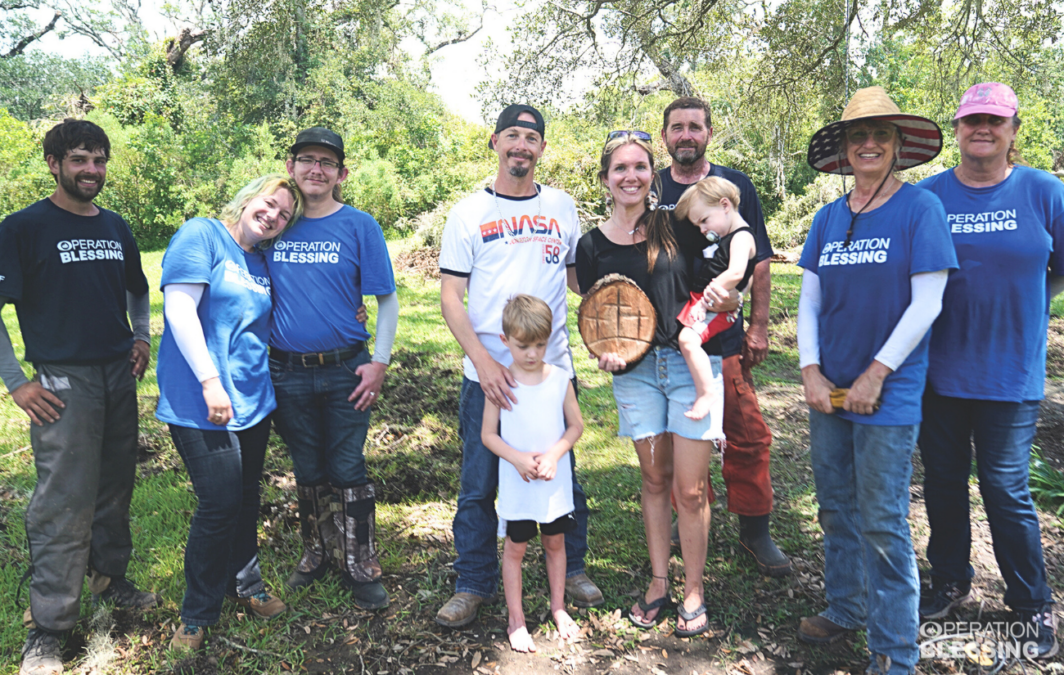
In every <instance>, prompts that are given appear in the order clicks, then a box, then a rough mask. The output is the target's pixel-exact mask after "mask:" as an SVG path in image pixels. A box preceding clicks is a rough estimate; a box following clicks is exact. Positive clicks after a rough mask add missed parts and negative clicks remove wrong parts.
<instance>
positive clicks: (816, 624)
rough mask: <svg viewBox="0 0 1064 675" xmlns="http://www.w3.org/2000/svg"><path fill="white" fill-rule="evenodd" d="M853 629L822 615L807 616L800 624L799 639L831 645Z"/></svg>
mask: <svg viewBox="0 0 1064 675" xmlns="http://www.w3.org/2000/svg"><path fill="white" fill-rule="evenodd" d="M852 632H853V631H852V630H850V629H849V628H843V627H842V626H840V625H839V624H837V623H835V622H834V621H832V620H831V619H826V618H824V617H822V616H819V615H818V616H807V617H805V618H804V619H802V623H801V625H799V626H798V639H799V640H801V641H802V642H811V643H813V644H818V645H829V644H831V643H832V642H835V641H837V640H839V639H841V638H842V637H844V636H845V635H846V634H847V633H852Z"/></svg>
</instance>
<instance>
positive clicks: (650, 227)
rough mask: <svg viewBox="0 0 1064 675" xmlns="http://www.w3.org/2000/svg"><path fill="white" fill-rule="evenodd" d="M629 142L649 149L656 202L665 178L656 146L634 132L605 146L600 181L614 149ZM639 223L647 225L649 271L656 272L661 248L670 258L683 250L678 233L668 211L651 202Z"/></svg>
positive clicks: (648, 158)
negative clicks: (657, 166)
mask: <svg viewBox="0 0 1064 675" xmlns="http://www.w3.org/2000/svg"><path fill="white" fill-rule="evenodd" d="M626 145H638V146H639V147H640V148H642V149H643V151H644V152H646V153H647V161H648V162H649V163H650V172H651V173H652V174H653V176H654V180H653V183H651V186H650V193H651V194H653V195H654V198H653V200H654V204H655V205H656V204H657V200H658V196H659V195H661V178H660V177H659V176H658V174H657V171H655V170H654V150H653V148H651V147H650V143H647V142H646V141H644V140H643V139H641V138H637V137H636V136H633V135H632V134H631V133H628V134H625V135H624V136H620V137H618V138H615V139H613V140H612V141H609V142H607V143H606V147H604V148H602V157H601V158H600V162H599V163H600V165H601V166H600V168H599V172H598V178H599V180H600V181H605V180H606V176H607V175H609V172H610V163H611V162H612V161H613V153H615V152H617V150H618V149H619V148H622V147H624V146H626ZM647 199H650V194H648V195H647ZM635 226H636V229H639V227H640V226H643V232H644V233H645V235H646V247H647V274H653V272H654V265H655V263H657V261H658V254H659V253H660V252H661V251H665V255H666V256H667V257H668V259H669V260H672V259H673V258H675V257H676V254H677V253H678V252H679V246H678V245H677V244H676V237H675V236H673V233H672V224H671V223H670V222H669V213H668V211H666V210H665V209H658V208H650V204H647V210H646V211H643V215H641V216H639V220H638V221H637V222H636V225H635Z"/></svg>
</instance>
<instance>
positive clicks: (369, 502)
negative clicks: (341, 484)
mask: <svg viewBox="0 0 1064 675" xmlns="http://www.w3.org/2000/svg"><path fill="white" fill-rule="evenodd" d="M336 492H337V494H339V496H340V503H341V505H342V508H341V509H340V510H338V511H335V512H334V514H333V521H334V523H335V524H336V529H337V530H338V536H337V542H338V544H339V546H338V548H337V549H336V550H335V551H334V552H333V558H334V559H335V560H336V562H337V564H338V565H339V566H340V570H341V571H340V581H341V582H342V583H343V585H344V586H345V587H347V589H348V590H350V591H351V595H352V596H353V597H354V599H355V606H356V607H358V608H359V609H380V608H382V607H387V606H388V603H389V602H390V600H389V598H388V591H387V590H385V588H384V585H383V584H381V582H380V579H381V564H380V561H379V560H378V559H377V549H376V546H375V545H374V539H375V530H376V529H377V500H376V492H375V489H374V486H373V483H366V484H365V485H358V486H355V487H352V488H343V489H342V490H336Z"/></svg>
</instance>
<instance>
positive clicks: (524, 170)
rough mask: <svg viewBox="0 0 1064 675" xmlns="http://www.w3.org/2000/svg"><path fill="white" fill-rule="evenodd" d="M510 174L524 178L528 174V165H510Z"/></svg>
mask: <svg viewBox="0 0 1064 675" xmlns="http://www.w3.org/2000/svg"><path fill="white" fill-rule="evenodd" d="M510 175H511V176H513V177H514V178H524V177H525V176H527V175H528V167H527V166H511V167H510Z"/></svg>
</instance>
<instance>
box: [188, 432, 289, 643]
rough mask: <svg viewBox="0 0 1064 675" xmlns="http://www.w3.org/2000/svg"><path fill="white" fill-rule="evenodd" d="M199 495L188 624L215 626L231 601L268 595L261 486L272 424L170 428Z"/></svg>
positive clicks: (191, 530)
mask: <svg viewBox="0 0 1064 675" xmlns="http://www.w3.org/2000/svg"><path fill="white" fill-rule="evenodd" d="M170 435H171V436H172V437H173V439H174V445H175V446H176V447H177V452H178V453H179V454H180V455H181V459H183V460H184V461H185V468H186V469H187V470H188V475H189V478H191V479H192V487H193V489H194V490H195V491H196V499H197V500H198V501H199V504H198V505H197V506H196V513H195V515H193V516H192V526H191V527H190V528H189V531H188V544H186V546H185V599H184V601H183V602H182V604H181V620H182V621H184V622H185V623H186V624H188V625H190V626H212V625H214V624H215V623H217V621H218V616H219V615H220V614H221V612H222V601H223V600H224V596H225V595H226V594H229V595H237V596H240V597H242V598H247V597H250V596H252V595H254V594H255V593H258V592H259V591H262V590H265V588H266V586H265V584H264V583H263V581H262V572H261V571H260V570H259V555H258V553H259V547H258V522H259V481H260V479H261V478H262V464H263V461H264V460H265V459H266V441H267V440H268V439H269V437H270V418H269V417H267V418H266V419H264V420H262V421H261V422H259V423H258V424H256V425H255V426H253V427H251V428H250V429H245V430H244V431H235V432H234V431H226V430H225V429H220V430H218V431H208V430H203V429H191V428H189V427H180V426H177V425H176V424H171V425H170Z"/></svg>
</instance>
